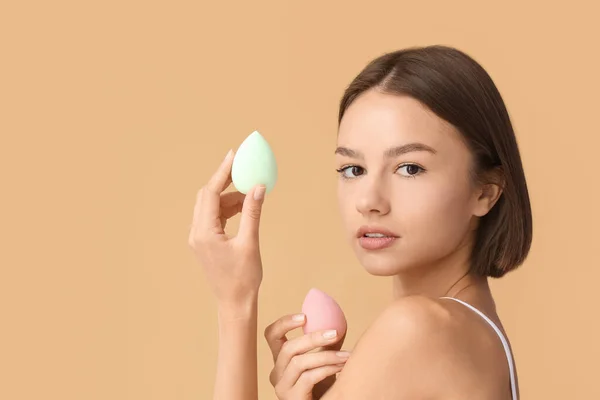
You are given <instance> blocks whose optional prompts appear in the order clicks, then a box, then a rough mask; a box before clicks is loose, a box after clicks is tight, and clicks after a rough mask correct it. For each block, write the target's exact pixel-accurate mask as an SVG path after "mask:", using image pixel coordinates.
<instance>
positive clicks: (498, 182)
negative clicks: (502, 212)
mask: <svg viewBox="0 0 600 400" xmlns="http://www.w3.org/2000/svg"><path fill="white" fill-rule="evenodd" d="M486 182H488V183H485V184H482V185H481V186H480V188H479V190H478V192H477V199H476V201H475V209H474V210H473V215H475V216H477V217H483V216H484V215H486V214H487V213H488V212H490V210H491V209H492V208H493V207H494V205H495V204H496V203H497V202H498V199H500V196H501V195H502V192H503V187H504V177H503V174H502V169H501V168H499V167H498V168H496V169H494V170H492V171H491V172H490V173H488V174H487V179H486Z"/></svg>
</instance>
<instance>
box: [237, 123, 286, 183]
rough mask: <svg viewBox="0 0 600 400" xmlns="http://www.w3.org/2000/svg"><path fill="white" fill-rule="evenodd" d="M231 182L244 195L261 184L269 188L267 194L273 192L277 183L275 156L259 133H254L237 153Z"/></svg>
mask: <svg viewBox="0 0 600 400" xmlns="http://www.w3.org/2000/svg"><path fill="white" fill-rule="evenodd" d="M231 180H232V182H233V185H234V186H235V188H236V189H237V190H238V191H239V192H240V193H244V194H246V193H248V192H249V191H250V189H252V187H254V186H256V185H260V184H263V185H265V186H266V187H267V191H266V193H269V192H270V191H271V190H273V187H274V186H275V182H277V163H276V162H275V155H274V154H273V151H272V150H271V146H269V143H267V141H266V140H265V138H264V137H262V135H261V134H260V133H258V131H254V132H252V133H251V134H250V135H249V136H248V137H247V138H246V139H245V140H244V141H243V142H242V144H241V145H240V147H239V148H238V150H237V152H236V153H235V158H234V159H233V165H232V166H231Z"/></svg>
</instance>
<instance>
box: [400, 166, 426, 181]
mask: <svg viewBox="0 0 600 400" xmlns="http://www.w3.org/2000/svg"><path fill="white" fill-rule="evenodd" d="M403 168H404V169H405V171H406V174H402V175H404V176H407V177H409V178H412V177H414V176H416V175H418V174H419V173H420V172H421V171H422V170H423V168H421V167H419V166H418V165H416V164H406V165H402V166H400V167H398V170H401V169H403Z"/></svg>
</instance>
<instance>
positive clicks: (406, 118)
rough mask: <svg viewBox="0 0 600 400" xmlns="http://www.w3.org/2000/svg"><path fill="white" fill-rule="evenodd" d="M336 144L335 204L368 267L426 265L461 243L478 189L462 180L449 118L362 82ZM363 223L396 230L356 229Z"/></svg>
mask: <svg viewBox="0 0 600 400" xmlns="http://www.w3.org/2000/svg"><path fill="white" fill-rule="evenodd" d="M337 145H338V148H337V150H336V156H335V157H336V168H344V170H343V171H341V172H340V177H339V182H338V201H339V206H340V211H341V215H342V219H343V223H344V226H345V231H346V233H347V235H348V239H349V240H350V243H351V246H352V248H353V250H354V251H355V253H356V254H357V256H358V259H359V261H360V263H361V264H362V265H363V266H364V267H365V268H366V269H367V271H368V272H369V273H371V274H374V275H395V274H398V273H400V272H408V271H410V270H412V269H414V268H418V267H421V266H432V265H434V264H435V263H436V261H440V260H442V259H443V258H444V257H446V256H448V255H450V254H451V253H453V252H455V251H457V250H458V249H459V248H461V247H463V245H465V244H468V240H469V239H470V238H471V237H472V230H473V229H474V225H473V223H474V222H476V220H475V219H474V218H473V216H474V214H476V213H477V212H479V211H478V207H479V208H481V207H480V205H479V204H478V200H477V199H478V196H479V193H480V192H478V191H477V189H476V188H475V187H473V186H472V185H471V183H470V181H469V168H470V166H471V154H470V151H469V150H468V148H467V147H466V145H465V144H464V143H463V142H462V139H461V135H460V133H459V132H458V131H457V130H456V129H455V128H454V127H452V126H451V125H450V124H449V123H447V122H445V121H444V120H442V119H440V118H439V117H437V116H436V115H435V114H434V113H433V112H431V111H430V110H429V109H427V108H426V107H425V106H423V105H422V104H421V103H420V102H418V101H417V100H414V99H413V98H410V97H406V96H398V95H390V94H383V93H381V92H379V91H376V90H370V91H368V92H365V93H363V94H362V95H361V96H359V97H358V98H357V99H356V100H355V101H354V102H353V103H352V104H351V105H350V107H349V108H348V109H347V111H346V113H345V115H344V117H343V119H342V121H341V123H340V128H339V133H338V142H337ZM408 145H411V146H412V147H408V148H405V149H406V151H402V149H403V146H408ZM391 149H392V150H391ZM393 149H396V150H395V151H394V150H393ZM386 153H387V154H386ZM352 166H355V167H352ZM346 167H347V168H346ZM365 225H366V226H375V227H377V228H383V229H387V230H388V231H390V232H391V233H393V234H394V235H395V236H397V238H395V239H386V238H380V239H368V238H359V237H357V234H358V232H357V231H358V230H359V228H361V227H362V226H365ZM376 230H377V229H376ZM382 244H384V246H385V247H381V248H373V246H375V247H377V246H381V245H382Z"/></svg>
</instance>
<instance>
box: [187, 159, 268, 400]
mask: <svg viewBox="0 0 600 400" xmlns="http://www.w3.org/2000/svg"><path fill="white" fill-rule="evenodd" d="M233 155H234V154H233V151H230V152H229V153H227V156H226V157H225V160H223V162H222V163H221V165H220V166H219V168H218V170H217V171H216V172H215V174H214V175H213V176H212V178H211V179H210V181H209V182H208V183H207V185H206V186H204V187H203V188H202V189H200V191H199V192H198V196H197V199H196V205H195V207H194V218H193V222H192V226H191V230H190V235H189V239H188V241H189V245H190V246H191V247H192V249H193V250H194V253H195V255H196V257H197V258H198V261H199V262H200V264H201V265H202V267H203V269H204V272H205V275H206V278H207V280H208V283H209V284H210V286H211V289H212V290H213V292H214V295H215V297H216V299H217V305H218V324H219V345H218V346H219V347H218V349H219V350H218V361H217V375H216V380H215V387H214V399H215V400H257V399H258V389H257V387H258V382H257V373H256V370H257V365H256V364H257V356H256V351H257V349H256V347H257V343H256V336H257V333H256V332H257V327H256V325H257V298H258V291H259V287H260V284H261V282H262V261H261V256H260V247H259V238H258V236H259V235H258V234H259V222H260V215H261V210H262V205H263V202H264V195H265V186H264V185H257V186H255V187H253V188H252V189H251V190H250V191H249V192H248V193H247V195H244V194H242V193H240V192H229V193H223V191H224V190H225V189H226V188H227V187H228V186H229V184H230V183H231V166H232V162H233ZM240 211H241V213H242V216H241V219H240V227H239V231H238V234H237V235H236V236H234V237H230V236H229V235H227V234H226V233H225V225H226V223H227V220H228V219H229V218H231V217H233V216H234V215H236V214H238V213H239V212H240Z"/></svg>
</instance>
